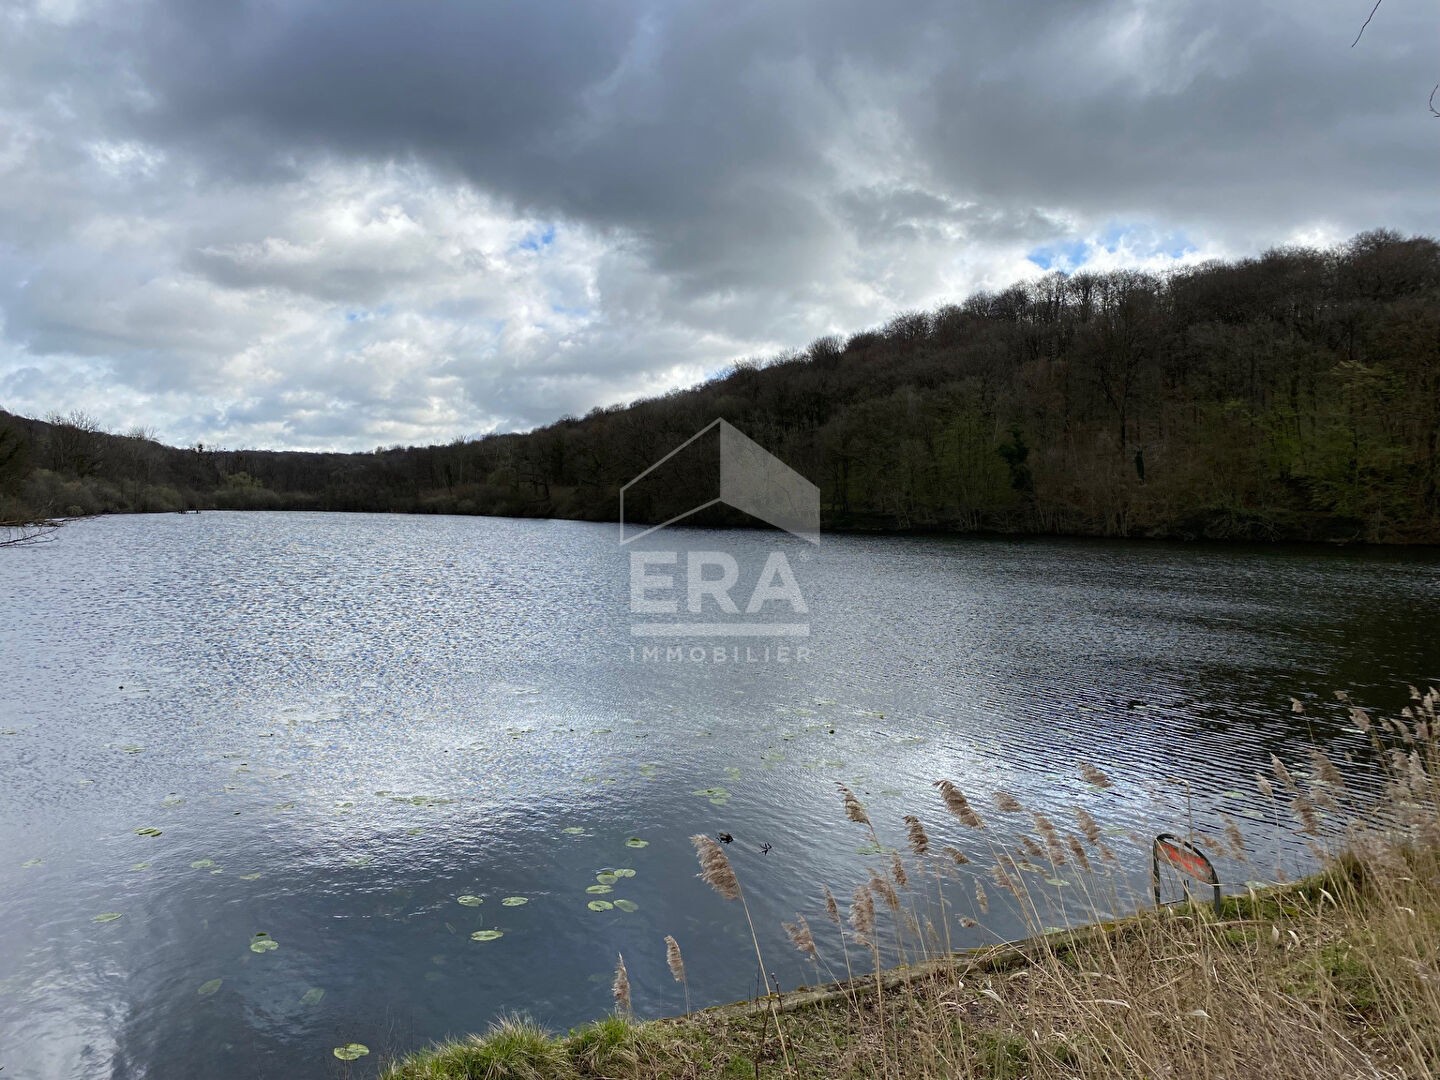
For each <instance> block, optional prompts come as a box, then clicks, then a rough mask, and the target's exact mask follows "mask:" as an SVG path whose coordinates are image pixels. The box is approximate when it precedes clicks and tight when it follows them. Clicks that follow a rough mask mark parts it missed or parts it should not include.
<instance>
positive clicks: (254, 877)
mask: <svg viewBox="0 0 1440 1080" xmlns="http://www.w3.org/2000/svg"><path fill="white" fill-rule="evenodd" d="M264 876H265V875H264V874H241V875H240V880H241V881H259V880H260V879H261V878H262V877H264Z"/></svg>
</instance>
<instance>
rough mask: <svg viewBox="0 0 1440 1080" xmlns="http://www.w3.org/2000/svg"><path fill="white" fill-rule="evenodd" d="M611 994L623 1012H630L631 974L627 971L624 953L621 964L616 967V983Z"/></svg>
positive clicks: (621, 955)
mask: <svg viewBox="0 0 1440 1080" xmlns="http://www.w3.org/2000/svg"><path fill="white" fill-rule="evenodd" d="M610 994H611V996H613V997H614V998H615V1005H616V1007H617V1008H618V1009H619V1010H620V1011H621V1012H627V1013H628V1012H629V1011H630V973H629V972H628V971H626V970H625V956H624V954H623V953H622V954H620V962H619V963H617V964H616V965H615V982H614V983H612V984H611V986H610Z"/></svg>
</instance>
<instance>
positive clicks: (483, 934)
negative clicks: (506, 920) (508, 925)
mask: <svg viewBox="0 0 1440 1080" xmlns="http://www.w3.org/2000/svg"><path fill="white" fill-rule="evenodd" d="M504 936H505V932H504V931H503V930H476V931H475V932H474V933H473V934H471V935H470V940H471V941H494V940H496V939H497V938H502V937H504Z"/></svg>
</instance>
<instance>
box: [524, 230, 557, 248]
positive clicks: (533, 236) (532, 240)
mask: <svg viewBox="0 0 1440 1080" xmlns="http://www.w3.org/2000/svg"><path fill="white" fill-rule="evenodd" d="M554 242H555V226H554V225H546V226H545V227H544V228H543V229H540V230H538V231H536V230H532V231H531V232H528V233H526V234H525V238H524V239H523V240H521V241H520V243H519V244H518V245H517V246H518V247H519V248H520V250H521V251H543V250H545V249H546V248H547V247H549V246H550V245H551V244H553V243H554Z"/></svg>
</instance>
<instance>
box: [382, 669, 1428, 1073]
mask: <svg viewBox="0 0 1440 1080" xmlns="http://www.w3.org/2000/svg"><path fill="white" fill-rule="evenodd" d="M1437 702H1440V699H1437V697H1436V695H1435V693H1434V691H1431V692H1430V693H1428V694H1426V695H1424V697H1423V698H1418V699H1417V700H1416V701H1415V702H1414V704H1413V705H1412V706H1411V708H1410V709H1408V710H1406V715H1403V716H1401V717H1399V718H1396V719H1394V720H1381V721H1378V722H1372V721H1371V719H1370V718H1369V717H1368V716H1366V715H1365V714H1364V713H1362V712H1360V711H1359V710H1352V716H1353V717H1354V718H1355V721H1356V723H1357V724H1359V725H1361V726H1362V728H1363V729H1364V730H1365V731H1366V732H1367V735H1368V738H1369V740H1370V742H1371V746H1372V749H1373V751H1374V761H1375V762H1376V763H1377V764H1378V765H1379V766H1380V767H1381V768H1382V769H1383V770H1384V773H1385V776H1386V792H1385V795H1384V798H1383V800H1382V801H1381V803H1380V804H1379V805H1378V806H1377V805H1376V804H1375V803H1374V802H1373V800H1369V799H1366V800H1361V799H1359V798H1356V797H1353V796H1351V795H1350V794H1349V793H1348V792H1347V791H1346V789H1345V785H1344V782H1343V781H1342V779H1341V777H1340V775H1339V774H1338V772H1336V770H1335V769H1334V767H1333V766H1332V765H1330V763H1329V762H1328V760H1327V759H1325V758H1324V757H1323V756H1322V755H1320V754H1319V752H1318V751H1317V752H1315V753H1314V754H1313V755H1312V759H1311V760H1312V764H1313V766H1314V767H1313V769H1311V770H1310V771H1309V773H1308V775H1306V776H1304V777H1300V778H1297V775H1296V774H1295V772H1293V771H1292V770H1289V769H1287V768H1286V767H1285V766H1284V765H1283V764H1281V763H1280V762H1278V761H1275V762H1274V763H1273V765H1272V767H1271V771H1270V773H1269V775H1263V776H1262V775H1258V774H1257V776H1256V782H1257V784H1258V786H1259V787H1260V790H1261V792H1262V794H1263V795H1264V796H1265V797H1266V798H1268V799H1271V800H1273V801H1274V802H1275V804H1276V806H1277V808H1279V807H1282V806H1283V807H1286V808H1287V809H1288V810H1289V811H1290V812H1291V813H1292V815H1293V816H1294V818H1295V821H1296V828H1297V831H1300V832H1308V833H1311V834H1312V836H1311V843H1312V844H1313V845H1314V846H1315V850H1316V854H1317V855H1318V856H1319V857H1320V859H1321V860H1322V864H1323V867H1324V868H1323V870H1322V871H1321V872H1320V873H1318V874H1316V875H1314V876H1312V877H1309V878H1307V879H1305V880H1303V881H1301V882H1299V883H1296V884H1291V885H1286V886H1279V887H1275V888H1272V889H1265V890H1253V891H1251V892H1249V893H1248V895H1241V896H1233V897H1229V898H1227V899H1226V901H1225V904H1224V908H1223V911H1222V912H1221V914H1220V915H1219V916H1218V917H1217V916H1216V915H1215V914H1213V913H1212V912H1211V911H1210V910H1209V907H1208V905H1203V906H1202V905H1183V906H1175V907H1169V908H1163V909H1160V910H1151V911H1147V912H1142V913H1141V914H1139V915H1136V916H1133V917H1131V918H1128V919H1122V920H1119V921H1117V922H1110V923H1104V924H1097V925H1095V926H1093V927H1090V928H1086V929H1083V930H1077V931H1066V932H1059V933H1049V934H1043V935H1039V936H1037V937H1035V938H1033V939H1031V940H1029V941H1027V942H1025V943H1023V944H1021V945H999V946H995V947H991V948H987V949H982V950H973V951H971V952H968V953H958V954H956V953H948V952H945V951H944V950H943V948H942V947H941V939H942V938H943V936H944V934H943V929H937V928H936V925H935V917H936V916H937V915H938V916H939V917H940V919H941V922H942V927H943V923H944V920H951V921H962V922H964V923H966V924H967V925H973V921H974V919H975V918H983V917H984V914H985V912H986V911H988V906H989V900H988V898H987V896H986V893H985V889H984V887H983V885H980V884H978V881H977V882H976V884H975V895H974V900H973V903H969V902H968V901H969V898H968V897H967V908H968V910H970V911H971V912H972V913H973V914H966V915H961V914H959V913H958V912H956V911H955V910H954V909H953V908H952V907H950V906H949V903H950V900H951V898H952V897H951V893H953V890H951V893H942V892H939V891H937V890H938V888H939V886H940V884H941V882H942V881H943V880H944V879H945V878H947V877H953V876H954V875H953V870H954V866H953V862H951V860H949V859H946V858H943V857H942V854H943V853H942V852H940V851H937V850H935V849H934V848H932V846H931V844H930V842H929V838H928V835H927V834H926V831H925V827H924V826H923V825H922V824H921V823H920V822H919V821H918V820H917V819H915V818H909V819H907V824H908V834H909V837H910V849H911V851H910V858H909V859H901V858H900V857H899V855H898V854H897V855H896V856H895V857H894V858H893V859H892V860H891V862H890V865H888V866H887V867H886V868H885V869H884V870H883V871H881V870H877V871H875V872H874V873H873V874H872V876H871V879H870V883H869V885H868V886H865V887H862V889H860V890H857V891H856V894H855V896H854V898H853V900H852V902H851V903H850V905H848V906H849V912H848V917H844V918H842V912H841V909H840V907H839V905H838V904H835V903H834V902H833V901H832V900H830V898H829V896H828V893H827V897H826V906H825V910H824V912H817V915H816V921H817V927H816V929H815V930H814V931H812V928H811V926H810V924H809V923H807V922H806V921H805V920H803V919H799V920H797V923H796V924H794V925H790V926H787V930H788V931H789V934H790V938H791V940H792V942H794V944H795V945H796V947H797V948H799V949H801V950H802V951H803V952H806V953H807V954H809V955H812V956H816V957H817V959H818V953H817V952H816V950H815V946H814V937H813V935H814V934H815V933H819V932H821V930H823V929H827V928H826V927H825V926H824V924H823V922H822V921H821V920H823V919H825V918H827V917H828V918H829V920H830V921H831V922H832V923H833V924H834V925H833V926H831V927H829V928H828V929H829V930H832V931H834V932H835V933H841V934H843V939H842V940H843V941H844V942H845V943H846V948H847V950H848V951H847V956H848V955H851V954H854V955H855V956H856V957H857V959H858V957H860V956H865V957H867V958H868V960H869V961H871V962H877V963H878V964H880V965H883V964H885V963H893V962H894V961H895V960H898V959H901V958H904V959H906V960H908V961H910V963H909V964H908V965H906V966H902V967H898V968H897V967H890V968H888V969H887V970H884V971H883V972H882V973H881V974H877V975H866V976H863V977H859V978H855V979H852V980H849V981H845V982H840V983H836V984H834V985H832V986H830V987H828V988H827V989H826V990H824V991H821V992H798V993H792V994H787V995H783V996H782V995H773V996H771V997H770V998H767V999H764V1000H762V1001H759V1002H754V1003H744V1004H741V1005H735V1006H727V1007H722V1008H718V1009H710V1010H705V1011H702V1012H698V1013H695V1014H693V1015H691V1016H689V1017H685V1018H677V1019H670V1020H656V1021H650V1022H644V1023H640V1022H635V1021H633V1020H631V1019H629V1018H628V1016H627V1012H626V1010H627V1007H628V993H629V991H628V973H626V972H625V970H624V966H623V960H622V961H621V963H620V965H619V968H618V969H617V978H616V986H615V993H616V999H617V1014H616V1015H615V1016H612V1017H609V1018H607V1019H605V1020H602V1021H599V1022H597V1023H594V1024H591V1025H588V1026H586V1027H584V1028H580V1029H577V1030H575V1031H572V1032H570V1033H569V1034H566V1035H563V1036H553V1035H550V1034H548V1033H546V1032H544V1031H542V1030H541V1029H539V1028H537V1027H535V1026H534V1025H532V1024H529V1023H527V1022H525V1021H523V1020H508V1021H505V1022H503V1023H501V1024H499V1025H497V1026H496V1027H495V1028H494V1029H493V1030H492V1031H491V1032H489V1033H488V1034H486V1035H484V1036H478V1037H474V1038H471V1039H468V1040H465V1041H463V1042H459V1043H454V1044H449V1045H446V1046H442V1047H438V1048H436V1049H434V1050H431V1051H427V1052H424V1053H421V1054H417V1055H415V1056H413V1057H410V1058H408V1059H406V1060H404V1061H401V1062H398V1063H396V1064H394V1065H392V1066H391V1067H390V1068H389V1070H388V1071H387V1072H386V1073H385V1074H384V1075H385V1077H386V1080H460V1078H487V1080H505V1078H515V1080H522V1078H523V1080H542V1078H546V1080H548V1078H554V1080H578V1078H601V1077H606V1078H621V1077H635V1078H639V1077H657V1078H666V1077H674V1078H682V1077H737V1078H738V1077H756V1076H775V1077H781V1076H796V1077H806V1078H812V1077H813V1078H822V1077H824V1078H830V1077H856V1078H859V1077H893V1078H896V1080H901V1078H904V1080H909V1078H931V1077H936V1078H938V1077H1024V1076H1067V1077H1068V1076H1074V1077H1096V1078H1099V1077H1115V1076H1134V1077H1175V1078H1188V1077H1202V1076H1204V1077H1256V1076H1264V1077H1266V1078H1267V1080H1280V1078H1288V1077H1295V1078H1296V1080H1300V1078H1305V1080H1309V1078H1311V1077H1322V1076H1323V1077H1331V1076H1334V1077H1340V1076H1374V1077H1397V1076H1406V1077H1409V1076H1414V1077H1421V1076H1431V1075H1436V1074H1440V783H1437V777H1440V753H1437V740H1436V731H1435V709H1436V705H1437ZM942 794H943V795H944V796H945V801H946V804H947V807H948V809H949V811H950V812H951V813H952V814H954V816H955V817H957V818H959V819H960V820H961V821H962V822H964V823H965V824H967V825H970V826H971V827H973V828H975V829H976V830H977V835H980V834H983V832H984V829H983V822H981V819H980V815H979V813H978V812H977V811H976V810H975V809H974V808H973V807H972V805H971V803H970V802H969V801H968V800H967V799H966V798H965V797H964V796H963V795H962V794H960V793H959V792H958V791H956V790H955V789H954V788H953V786H949V787H946V786H943V785H942ZM842 795H843V797H844V800H845V807H846V812H847V816H849V818H850V820H851V821H852V822H855V823H857V824H859V825H861V826H862V827H864V828H867V829H868V828H869V817H868V812H867V811H866V809H865V808H864V807H863V806H862V805H860V804H859V802H858V801H856V800H855V799H854V797H853V796H852V795H851V794H850V793H849V792H848V791H843V789H842ZM1008 798H1009V797H1008V796H1004V794H1003V793H999V794H998V795H997V799H999V800H1000V801H1001V802H1002V805H1003V803H1004V800H1006V799H1008ZM1011 802H1012V803H1013V800H1011ZM1010 808H1011V809H1014V807H1013V806H1011V807H1010ZM1033 816H1034V818H1035V821H1036V832H1037V834H1038V836H1037V838H1035V839H1031V838H1030V837H1025V838H1024V839H1025V840H1026V841H1028V843H1025V844H1022V845H1021V847H1023V848H1025V849H1026V850H1023V851H1022V850H1020V849H1019V848H1017V849H1016V850H1015V851H1014V852H1007V851H1005V850H1003V849H1000V848H992V851H991V859H992V860H993V865H992V869H991V878H990V879H989V880H991V881H992V882H993V887H994V888H996V889H998V890H1001V891H1005V892H1008V893H1009V896H1010V898H1011V899H1012V900H1013V901H1015V902H1018V904H1019V905H1020V906H1021V907H1022V908H1025V907H1026V905H1027V903H1028V902H1029V901H1030V899H1031V898H1030V897H1029V894H1028V893H1027V891H1026V889H1025V885H1024V880H1025V875H1024V874H1023V873H1021V872H1019V870H1017V869H1016V867H1017V865H1023V864H1021V863H1019V859H1020V858H1021V856H1022V855H1028V856H1029V857H1040V858H1044V859H1045V860H1047V861H1049V862H1050V863H1051V864H1052V866H1054V867H1058V866H1061V865H1064V866H1066V873H1068V874H1069V875H1070V876H1071V878H1072V879H1073V880H1076V881H1078V882H1079V883H1080V884H1081V886H1082V888H1084V889H1086V890H1087V891H1088V894H1089V895H1091V896H1093V897H1095V909H1096V910H1097V911H1100V910H1104V909H1105V908H1106V905H1107V903H1109V899H1107V897H1106V893H1107V890H1111V889H1113V885H1112V884H1111V882H1112V881H1113V878H1111V876H1110V875H1109V874H1107V872H1106V870H1105V860H1104V854H1105V853H1104V850H1103V849H1104V845H1103V842H1102V840H1101V837H1100V836H1099V834H1098V830H1095V829H1086V828H1085V827H1084V822H1083V819H1082V829H1081V831H1082V834H1085V835H1084V836H1083V838H1082V837H1081V836H1074V835H1066V834H1064V833H1062V832H1061V831H1060V830H1058V829H1056V828H1055V826H1054V824H1053V823H1052V822H1050V821H1049V819H1047V818H1046V817H1045V815H1043V814H1035V815H1033ZM1321 818H1323V821H1324V825H1323V826H1322V825H1321V823H1320V819H1321ZM1091 824H1092V825H1093V823H1091ZM1226 832H1227V834H1228V835H1227V836H1226V837H1225V838H1224V839H1223V840H1222V839H1221V838H1218V837H1217V838H1212V839H1213V842H1214V843H1216V844H1224V843H1228V845H1229V847H1230V851H1231V854H1233V855H1236V856H1238V857H1244V856H1245V854H1246V851H1245V838H1244V836H1243V835H1242V834H1241V833H1240V831H1239V829H1238V828H1235V827H1234V826H1231V827H1229V828H1227V830H1226ZM1322 833H1323V835H1324V837H1325V839H1326V846H1325V847H1323V848H1322V847H1321V846H1320V840H1319V837H1320V835H1321V834H1322ZM696 839H697V850H698V851H699V854H700V858H701V867H702V876H703V877H704V879H705V881H706V882H707V883H708V884H710V885H711V886H712V887H714V888H715V889H716V890H717V891H719V892H721V894H722V895H725V896H727V897H730V898H732V899H735V900H737V901H738V902H739V903H740V904H741V905H744V904H745V898H744V892H743V888H742V887H741V883H740V882H739V881H738V880H737V879H736V877H735V875H734V873H733V870H732V869H731V867H730V865H729V863H728V861H726V860H725V856H724V853H723V851H721V850H720V849H719V847H718V846H717V845H714V844H713V842H711V843H709V844H707V843H705V842H704V839H703V838H696ZM1032 849H1033V850H1032ZM1035 852H1041V853H1043V854H1042V855H1039V856H1037V855H1036V854H1035ZM966 880H967V881H969V879H968V878H967V879H966ZM940 896H944V897H945V899H944V900H940V899H937V898H938V897H940ZM925 897H929V900H925V899H924V898H925ZM1029 910H1031V911H1032V912H1033V913H1034V917H1035V919H1036V920H1037V923H1038V922H1039V919H1040V912H1039V910H1038V908H1037V907H1036V905H1035V904H1033V903H1030V904H1029ZM746 917H747V918H748V907H746ZM886 920H890V921H891V922H892V923H893V926H892V930H893V931H894V932H893V933H890V934H882V933H880V932H878V931H877V924H883V923H884V922H885V921H886ZM882 939H883V940H884V941H886V942H888V945H886V946H885V947H884V948H882V946H881V944H880V942H881V940H882ZM756 950H757V952H758V951H759V945H758V942H757V945H756ZM886 950H889V951H888V952H887V951H886ZM670 959H671V968H672V973H673V974H674V975H675V976H676V977H677V978H679V977H683V974H684V972H683V959H682V958H681V957H680V956H679V955H678V951H677V950H674V949H672V950H671V956H670Z"/></svg>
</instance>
